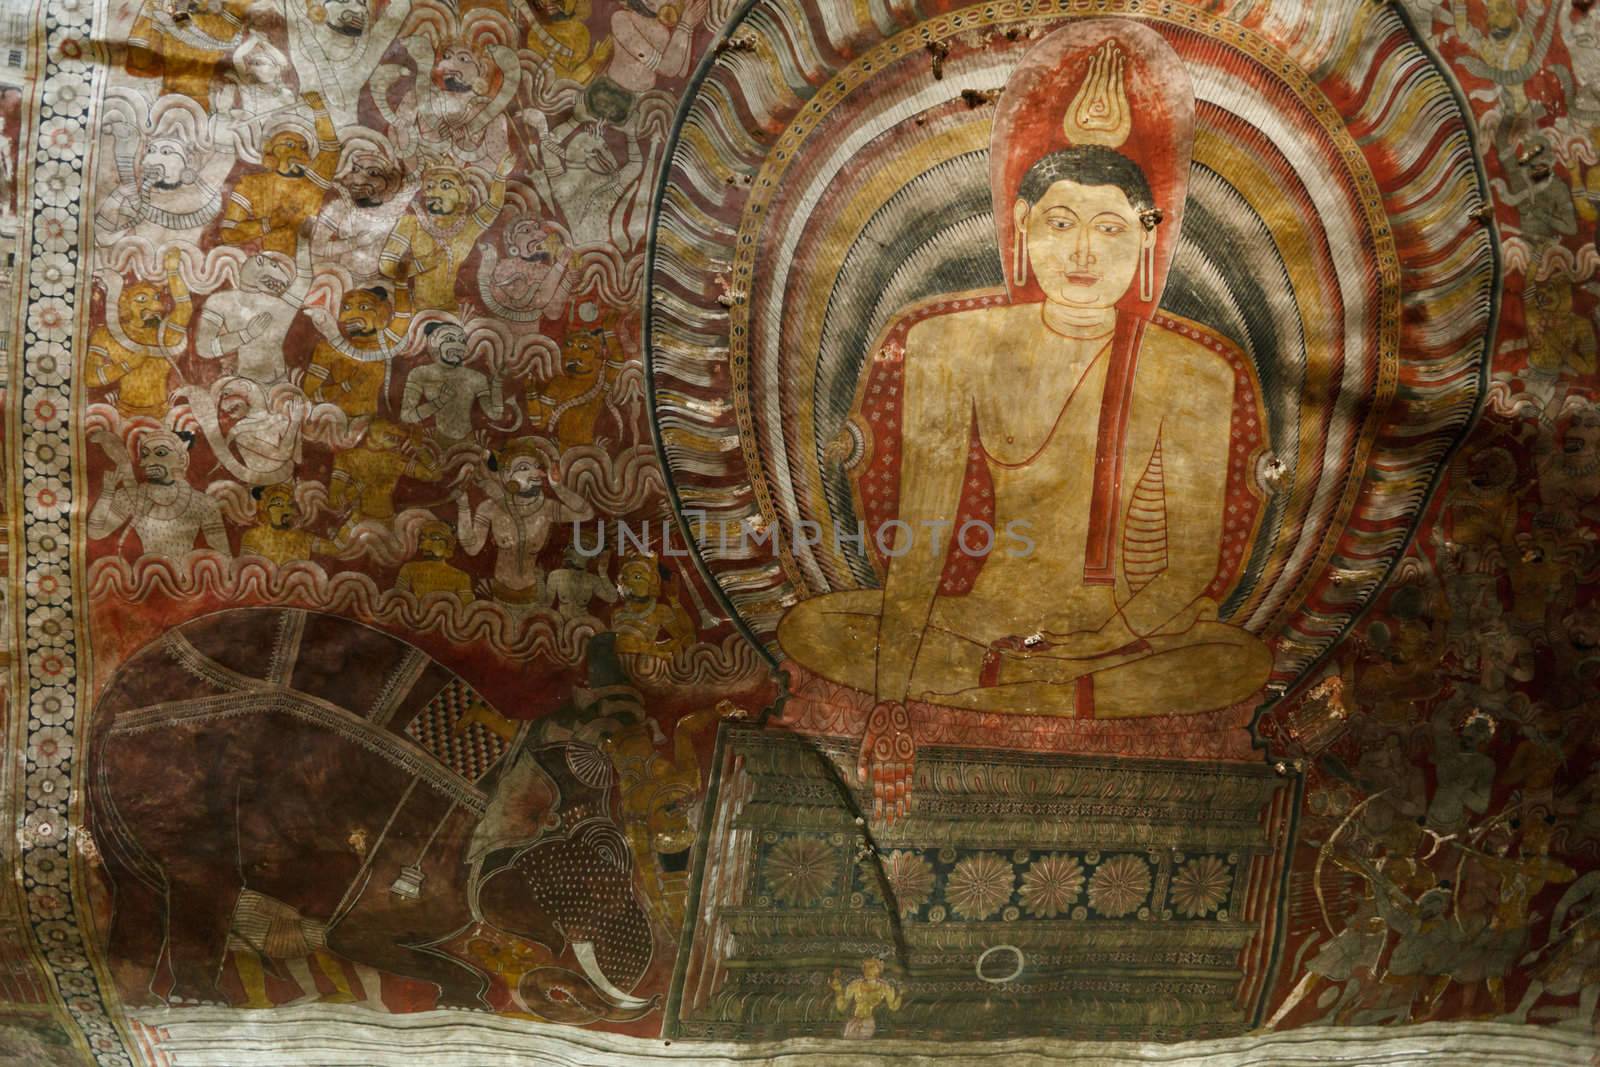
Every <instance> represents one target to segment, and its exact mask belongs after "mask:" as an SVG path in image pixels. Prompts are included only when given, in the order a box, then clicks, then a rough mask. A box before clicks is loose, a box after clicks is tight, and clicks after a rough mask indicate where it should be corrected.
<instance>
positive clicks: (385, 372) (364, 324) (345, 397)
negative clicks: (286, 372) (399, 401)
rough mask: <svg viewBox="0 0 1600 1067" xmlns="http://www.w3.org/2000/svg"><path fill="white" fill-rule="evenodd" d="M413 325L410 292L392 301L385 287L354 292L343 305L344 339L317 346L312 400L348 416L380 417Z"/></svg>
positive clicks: (310, 370) (310, 371) (308, 380)
mask: <svg viewBox="0 0 1600 1067" xmlns="http://www.w3.org/2000/svg"><path fill="white" fill-rule="evenodd" d="M410 321H411V307H410V301H409V297H408V294H407V292H406V290H404V289H401V290H399V291H398V292H396V293H395V295H394V297H393V299H392V300H391V298H390V296H389V292H388V290H386V289H384V288H382V287H374V288H371V289H352V290H350V291H349V292H347V293H345V294H344V298H343V299H342V300H341V301H340V303H339V320H338V333H337V334H336V335H334V336H329V335H328V334H327V333H324V335H323V339H322V340H321V341H318V342H317V346H316V348H314V349H312V352H311V363H310V365H309V366H308V367H307V368H306V374H305V391H306V396H307V397H309V398H310V399H311V400H312V401H313V402H316V403H329V404H334V405H337V406H338V407H339V408H340V409H341V410H343V411H344V413H345V414H346V415H349V416H350V417H351V418H356V417H358V416H361V415H376V414H377V413H378V406H379V401H380V400H381V399H382V397H383V392H384V385H385V384H386V383H387V382H388V380H389V365H390V360H391V359H392V358H393V357H394V355H395V353H396V352H397V351H398V349H399V346H400V343H401V341H402V339H403V338H404V337H405V333H406V328H407V326H408V324H409V323H410Z"/></svg>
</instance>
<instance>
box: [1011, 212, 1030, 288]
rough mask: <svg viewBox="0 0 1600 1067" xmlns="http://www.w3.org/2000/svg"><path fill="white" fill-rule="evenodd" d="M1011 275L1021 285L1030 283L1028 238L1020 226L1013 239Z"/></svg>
mask: <svg viewBox="0 0 1600 1067" xmlns="http://www.w3.org/2000/svg"><path fill="white" fill-rule="evenodd" d="M1011 277H1012V278H1014V279H1016V283H1017V285H1019V286H1022V285H1027V284H1028V238H1027V237H1026V236H1025V235H1024V234H1023V232H1022V227H1021V226H1018V227H1017V228H1016V230H1015V233H1014V236H1013V237H1012V240H1011Z"/></svg>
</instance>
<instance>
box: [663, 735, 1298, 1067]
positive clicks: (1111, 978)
mask: <svg viewBox="0 0 1600 1067" xmlns="http://www.w3.org/2000/svg"><path fill="white" fill-rule="evenodd" d="M855 757H856V746H855V744H854V743H853V742H852V741H851V740H849V739H846V738H840V739H829V738H816V737H796V736H792V735H787V734H785V733H782V732H779V731H775V730H772V729H767V730H762V729H757V728H754V727H750V726H734V725H729V726H726V727H725V728H724V731H723V734H722V736H721V738H720V739H719V744H718V757H717V761H716V774H715V776H714V778H715V781H714V785H713V792H712V793H711V794H710V795H709V796H708V798H707V804H706V809H705V814H704V818H705V819H706V820H707V821H708V823H709V827H708V836H707V837H706V838H705V839H704V845H703V847H702V850H701V852H700V854H699V855H698V856H697V865H696V870H695V880H694V884H693V887H692V890H691V904H692V930H691V931H690V932H689V934H688V935H687V936H686V940H685V945H686V950H685V951H684V952H683V953H682V955H681V956H680V961H679V968H678V973H677V975H676V976H675V981H674V988H673V993H672V999H671V1001H670V1003H669V1006H668V1020H667V1031H666V1033H667V1036H676V1037H683V1038H691V1039H693V1038H701V1039H718V1040H751V1039H758V1038H779V1037H794V1036H802V1035H819V1036H820V1035H832V1036H837V1035H844V1036H866V1035H868V1034H875V1035H879V1036H891V1035H892V1036H895V1037H902V1038H949V1039H957V1038H962V1039H965V1038H985V1037H1022V1036H1031V1035H1060V1036H1068V1037H1082V1038H1095V1039H1100V1040H1162V1039H1176V1038H1179V1037H1182V1038H1186V1039H1196V1038H1205V1037H1217V1036H1223V1035H1228V1034H1238V1033H1242V1032H1244V1031H1246V1030H1248V1029H1250V1028H1251V1026H1252V1025H1253V1024H1254V1021H1255V1020H1256V1018H1257V1017H1258V1015H1259V1012H1260V1008H1261V1004H1260V1001H1261V998H1262V993H1263V990H1264V988H1265V987H1266V986H1267V985H1268V984H1269V983H1268V981H1267V979H1268V977H1269V971H1270V970H1271V969H1272V966H1273V965H1274V963H1275V955H1276V954H1275V951H1274V947H1275V944H1276V938H1277V935H1278V932H1279V929H1280V926H1281V915H1282V910H1283V896H1282V886H1283V876H1284V864H1285V861H1286V858H1287V855H1288V841H1287V837H1288V830H1289V825H1290V812H1292V810H1293V806H1294V801H1295V795H1296V793H1297V792H1298V790H1297V788H1296V786H1295V783H1294V781H1293V780H1292V779H1285V778H1282V777H1280V776H1279V775H1278V774H1276V773H1275V772H1274V770H1273V768H1271V767H1269V766H1267V765H1265V764H1264V763H1254V762H1250V763H1246V762H1239V761H1233V760H1228V761H1221V760H1212V761H1206V762H1197V761H1178V760H1153V759H1111V758H1107V757H1104V756H1080V755H1059V754H1037V753H1024V752H996V751H994V750H989V749H964V748H954V747H942V746H938V745H927V746H919V749H918V754H917V766H916V778H915V782H914V785H913V793H914V796H915V797H916V807H915V810H914V811H913V812H912V814H911V816H910V818H908V819H905V820H902V821H900V822H897V823H894V824H892V825H888V826H877V825H873V826H870V827H869V826H868V825H867V823H866V822H865V821H864V820H862V819H861V818H860V816H861V814H862V812H863V811H864V810H865V809H864V805H865V806H867V807H870V798H864V797H863V796H862V795H861V793H860V791H859V790H857V789H856V788H855V786H854V785H853V784H852V783H851V781H850V778H849V775H850V771H849V770H847V768H852V767H853V766H854V760H855ZM869 833H870V834H872V835H875V838H874V839H873V840H870V841H869V838H868V834H869ZM872 959H881V960H882V976H881V979H874V976H873V973H872V972H875V971H876V970H877V965H875V964H870V963H868V964H866V965H865V966H864V961H869V960H872ZM835 979H837V983H838V984H837V987H836V986H835V984H834V981H835ZM885 980H886V981H887V982H888V983H889V984H890V985H891V986H892V987H893V994H894V995H889V994H888V993H887V992H886V991H885V989H884V987H883V986H882V985H881V984H877V983H878V982H880V981H885ZM852 983H856V984H854V985H853V984H852ZM864 1000H871V1001H875V1004H874V1005H872V1006H870V1007H868V1008H866V1009H863V1008H862V1004H863V1002H864ZM896 1002H898V1007H895V1006H894V1004H895V1003H896ZM863 1012H864V1014H865V1018H867V1019H870V1020H871V1025H865V1024H864V1023H863V1020H862V1015H863ZM847 1026H848V1027H849V1032H848V1033H847V1032H846V1028H847Z"/></svg>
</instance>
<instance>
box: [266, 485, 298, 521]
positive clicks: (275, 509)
mask: <svg viewBox="0 0 1600 1067" xmlns="http://www.w3.org/2000/svg"><path fill="white" fill-rule="evenodd" d="M260 507H261V511H262V512H263V513H264V514H265V515H266V517H267V525H268V526H271V527H272V528H273V529H274V530H289V529H293V528H294V524H295V522H296V521H297V520H298V519H299V518H300V508H299V505H297V504H296V503H295V502H294V490H292V489H291V488H289V486H287V485H285V484H283V483H279V484H277V485H269V486H267V487H266V488H265V489H263V490H261V505H260Z"/></svg>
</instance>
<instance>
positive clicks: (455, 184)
mask: <svg viewBox="0 0 1600 1067" xmlns="http://www.w3.org/2000/svg"><path fill="white" fill-rule="evenodd" d="M466 205H467V183H466V179H465V177H464V176H463V175H462V173H461V172H460V171H459V170H457V169H456V168H454V167H432V168H430V169H429V170H428V172H427V173H426V174H424V175H423V177H422V206H423V207H425V208H427V209H428V214H430V215H438V216H441V217H448V216H450V215H455V214H457V213H458V212H460V211H461V210H462V209H463V208H465V207H466Z"/></svg>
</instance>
